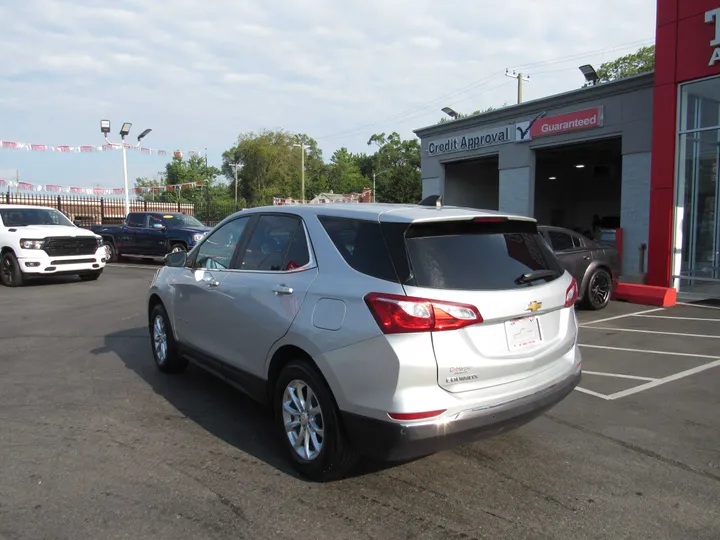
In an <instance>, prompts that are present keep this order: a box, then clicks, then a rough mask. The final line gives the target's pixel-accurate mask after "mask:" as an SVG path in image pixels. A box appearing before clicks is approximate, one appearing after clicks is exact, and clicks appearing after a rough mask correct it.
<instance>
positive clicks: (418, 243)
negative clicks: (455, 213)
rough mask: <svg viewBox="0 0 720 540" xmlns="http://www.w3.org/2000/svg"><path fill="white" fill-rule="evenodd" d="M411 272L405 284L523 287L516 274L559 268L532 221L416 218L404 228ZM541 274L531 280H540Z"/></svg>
mask: <svg viewBox="0 0 720 540" xmlns="http://www.w3.org/2000/svg"><path fill="white" fill-rule="evenodd" d="M405 243H406V246H407V253H408V256H409V261H410V267H411V271H412V276H410V278H409V280H408V284H410V285H415V286H417V287H428V288H433V289H460V290H472V291H477V290H507V289H516V288H519V287H528V286H529V285H528V284H527V283H520V284H518V283H517V282H516V279H517V278H519V277H520V276H522V275H524V274H527V273H530V272H535V271H538V270H540V271H542V270H550V271H552V272H554V273H556V275H555V276H553V277H551V278H547V279H556V278H557V277H560V276H561V275H562V273H563V269H562V267H561V266H560V264H559V262H558V260H557V258H556V257H555V255H554V254H553V253H552V252H551V251H550V250H549V249H548V246H547V244H546V243H545V242H544V241H543V240H542V239H541V237H540V235H539V233H538V231H537V226H536V224H535V223H534V222H526V221H501V222H485V223H483V222H480V223H477V222H473V221H452V222H436V223H428V224H425V223H421V224H415V225H412V226H410V227H409V228H408V229H407V231H406V232H405ZM546 281H547V280H540V281H534V282H531V284H542V283H545V282H546Z"/></svg>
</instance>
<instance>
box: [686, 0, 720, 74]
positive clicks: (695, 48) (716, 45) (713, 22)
mask: <svg viewBox="0 0 720 540" xmlns="http://www.w3.org/2000/svg"><path fill="white" fill-rule="evenodd" d="M695 4H696V5H697V4H698V2H695ZM703 4H706V9H705V10H703V11H696V10H693V11H692V12H690V13H687V16H686V17H684V18H681V19H680V20H678V23H677V24H678V26H677V68H676V77H675V79H676V81H677V82H684V81H689V80H692V79H700V78H702V77H708V76H710V75H717V74H718V73H720V0H713V1H712V2H707V1H704V2H703ZM697 7H699V6H697ZM703 7H705V6H703ZM686 9H688V8H686Z"/></svg>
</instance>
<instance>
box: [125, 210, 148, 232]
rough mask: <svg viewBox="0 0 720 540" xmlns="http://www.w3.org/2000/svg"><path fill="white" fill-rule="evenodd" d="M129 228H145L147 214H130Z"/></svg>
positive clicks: (128, 219) (128, 218)
mask: <svg viewBox="0 0 720 540" xmlns="http://www.w3.org/2000/svg"><path fill="white" fill-rule="evenodd" d="M127 226H128V227H136V228H138V229H143V228H145V214H135V213H131V214H128V217H127Z"/></svg>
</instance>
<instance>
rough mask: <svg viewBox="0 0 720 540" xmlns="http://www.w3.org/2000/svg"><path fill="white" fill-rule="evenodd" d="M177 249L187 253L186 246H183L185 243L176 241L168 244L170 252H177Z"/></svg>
mask: <svg viewBox="0 0 720 540" xmlns="http://www.w3.org/2000/svg"><path fill="white" fill-rule="evenodd" d="M178 251H184V252H186V253H187V247H185V244H181V243H180V242H178V243H176V244H173V245H172V246H170V253H177V252H178Z"/></svg>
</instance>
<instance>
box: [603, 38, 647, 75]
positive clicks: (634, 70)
mask: <svg viewBox="0 0 720 540" xmlns="http://www.w3.org/2000/svg"><path fill="white" fill-rule="evenodd" d="M654 69H655V45H651V46H649V47H641V48H640V49H638V50H637V51H636V52H634V53H632V54H628V55H625V56H621V57H620V58H617V59H615V60H612V61H610V62H605V63H604V64H602V65H601V66H600V68H598V70H597V74H598V82H601V83H602V82H610V81H616V80H618V79H624V78H626V77H632V76H634V75H641V74H643V73H648V72H650V71H653V70H654Z"/></svg>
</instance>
